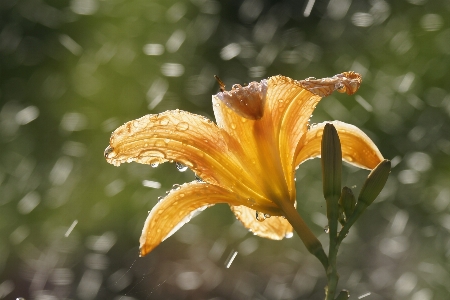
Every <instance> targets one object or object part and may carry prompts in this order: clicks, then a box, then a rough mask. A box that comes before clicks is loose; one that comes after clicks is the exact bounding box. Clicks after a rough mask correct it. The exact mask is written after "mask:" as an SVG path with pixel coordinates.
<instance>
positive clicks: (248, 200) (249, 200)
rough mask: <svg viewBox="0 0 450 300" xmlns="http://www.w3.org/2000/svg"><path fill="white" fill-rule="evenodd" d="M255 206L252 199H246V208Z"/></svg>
mask: <svg viewBox="0 0 450 300" xmlns="http://www.w3.org/2000/svg"><path fill="white" fill-rule="evenodd" d="M255 204H256V201H255V199H253V198H248V199H247V205H248V206H250V207H251V206H253V205H255Z"/></svg>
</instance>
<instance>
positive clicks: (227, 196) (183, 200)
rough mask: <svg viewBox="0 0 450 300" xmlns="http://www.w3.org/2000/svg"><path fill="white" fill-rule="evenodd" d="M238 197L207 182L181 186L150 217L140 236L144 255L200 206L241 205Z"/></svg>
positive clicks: (155, 208) (152, 211) (183, 222)
mask: <svg viewBox="0 0 450 300" xmlns="http://www.w3.org/2000/svg"><path fill="white" fill-rule="evenodd" d="M237 199H238V198H237V197H236V196H235V195H234V194H233V193H232V192H230V191H229V190H226V189H224V188H222V187H219V186H216V185H211V184H207V183H198V182H191V183H186V184H183V185H181V186H177V187H176V188H175V189H173V190H172V191H171V192H170V193H169V194H168V195H167V196H166V197H165V198H164V199H162V200H161V201H159V202H158V203H157V204H156V205H155V206H154V207H153V209H152V210H151V212H150V214H149V215H148V216H147V220H146V221H145V224H144V229H143V230H142V235H141V238H140V251H141V255H142V256H143V255H146V254H148V253H149V252H150V251H152V250H153V249H154V248H155V247H156V246H158V245H159V244H160V243H161V242H162V241H163V240H165V239H166V238H167V237H168V236H170V235H171V234H173V233H174V231H176V230H175V229H178V228H179V227H181V226H182V225H183V224H185V223H187V222H188V221H189V220H190V219H191V218H192V217H193V215H194V212H195V211H197V210H198V209H200V208H203V207H207V206H210V205H214V204H217V203H230V204H235V205H239V204H240V203H239V201H238V200H237ZM180 224H181V225H180Z"/></svg>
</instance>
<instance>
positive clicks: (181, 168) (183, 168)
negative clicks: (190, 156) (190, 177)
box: [175, 162, 188, 172]
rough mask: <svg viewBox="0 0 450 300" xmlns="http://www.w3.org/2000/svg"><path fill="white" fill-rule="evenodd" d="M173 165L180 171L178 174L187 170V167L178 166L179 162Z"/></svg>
mask: <svg viewBox="0 0 450 300" xmlns="http://www.w3.org/2000/svg"><path fill="white" fill-rule="evenodd" d="M175 164H176V166H177V169H178V171H180V172H184V171H186V170H187V169H188V167H187V166H185V165H183V164H180V163H179V162H176V163H175Z"/></svg>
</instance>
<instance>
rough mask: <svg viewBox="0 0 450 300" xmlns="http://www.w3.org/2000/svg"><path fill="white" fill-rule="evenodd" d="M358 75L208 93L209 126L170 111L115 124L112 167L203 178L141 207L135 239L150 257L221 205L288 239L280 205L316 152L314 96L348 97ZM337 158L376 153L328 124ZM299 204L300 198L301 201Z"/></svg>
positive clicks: (292, 196) (359, 161)
mask: <svg viewBox="0 0 450 300" xmlns="http://www.w3.org/2000/svg"><path fill="white" fill-rule="evenodd" d="M360 83H361V77H360V75H359V74H357V73H354V72H345V73H342V74H339V75H336V76H333V77H331V78H324V79H315V78H308V79H305V80H299V81H296V80H293V79H290V78H288V77H284V76H274V77H270V78H268V79H265V80H262V81H261V82H252V83H250V84H249V85H248V86H245V87H242V86H240V85H234V86H233V88H232V90H231V91H225V90H224V86H221V92H219V93H218V94H216V95H214V96H213V97H212V102H213V109H214V115H215V117H216V122H217V124H215V123H214V122H212V121H210V120H208V119H207V118H205V117H202V116H199V115H195V114H192V113H189V112H185V111H180V110H173V111H166V112H164V113H160V114H155V115H146V116H144V117H142V118H139V119H137V120H133V121H130V122H128V123H126V124H124V125H122V126H121V127H119V128H118V129H116V130H115V131H114V132H113V134H112V136H111V139H110V146H108V147H107V148H106V150H105V157H106V159H107V161H108V162H109V163H111V164H114V165H116V166H118V165H120V164H121V163H123V162H132V161H136V162H138V163H143V164H160V163H163V162H166V161H170V162H178V163H181V164H183V165H186V166H188V167H189V168H190V169H191V170H193V171H194V172H195V174H196V175H197V176H198V177H199V178H201V179H202V181H200V182H197V181H194V182H190V183H186V184H183V185H181V186H177V187H176V188H174V189H172V191H171V192H170V193H169V194H168V195H167V196H166V197H165V198H164V199H162V200H161V201H159V202H158V204H156V205H155V206H154V207H153V209H152V210H151V212H150V213H149V215H148V217H147V220H146V222H145V225H144V229H143V231H142V236H141V238H140V251H141V255H145V254H147V253H149V252H150V251H151V250H152V249H154V248H155V247H156V246H157V245H158V244H160V243H161V242H162V241H163V240H164V239H166V238H167V237H168V236H170V235H171V233H172V232H174V231H176V230H177V229H178V228H179V226H180V225H183V224H184V223H186V222H187V221H189V220H190V218H191V217H192V216H193V215H194V214H195V213H196V212H197V211H198V210H203V209H204V208H206V207H208V206H211V205H214V204H217V203H227V204H229V205H230V206H231V210H232V211H233V212H234V214H235V215H236V217H237V218H238V219H239V220H240V221H241V222H242V223H243V224H244V226H245V227H247V228H248V229H249V230H251V231H252V232H253V233H254V234H256V235H258V236H261V237H265V238H269V239H274V240H279V239H283V238H284V237H286V236H292V231H293V230H292V226H291V225H290V224H289V222H288V221H287V220H286V219H285V218H284V217H283V215H284V212H283V210H282V209H280V203H285V202H289V205H291V206H292V205H295V204H296V190H295V169H296V167H297V166H298V165H299V164H301V163H302V162H304V161H306V160H308V159H311V158H314V157H319V156H320V151H321V137H322V131H323V127H324V125H325V123H320V124H317V125H315V126H309V124H308V122H309V118H310V116H311V114H312V112H313V110H314V108H315V107H316V105H317V103H318V102H319V101H320V99H321V98H322V97H325V96H327V95H329V94H331V93H332V92H333V91H335V90H337V91H339V92H346V93H347V94H353V93H355V92H356V91H357V89H358V88H359V85H360ZM332 123H333V124H334V126H335V127H336V129H337V131H338V134H339V138H340V140H341V144H342V156H343V160H345V161H347V162H349V163H351V164H353V165H356V166H358V167H361V168H366V169H373V168H374V167H375V166H377V164H378V163H379V162H381V161H382V160H383V156H382V155H381V154H380V152H379V150H378V149H377V147H376V146H375V144H374V143H373V142H372V141H371V140H370V138H369V137H368V136H367V135H366V134H364V133H363V132H362V131H361V130H360V129H358V128H357V127H355V126H353V125H349V124H346V123H343V122H339V121H334V122H332ZM300 201H301V200H300Z"/></svg>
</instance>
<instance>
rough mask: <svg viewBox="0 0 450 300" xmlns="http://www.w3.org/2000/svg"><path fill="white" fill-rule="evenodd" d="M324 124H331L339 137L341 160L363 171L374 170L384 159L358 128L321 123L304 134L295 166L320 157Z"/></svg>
mask: <svg viewBox="0 0 450 300" xmlns="http://www.w3.org/2000/svg"><path fill="white" fill-rule="evenodd" d="M326 123H332V124H333V125H334V127H336V130H337V132H338V135H339V139H340V141H341V147H342V159H343V160H344V161H346V162H348V163H350V164H352V165H355V166H357V167H359V168H363V169H373V168H375V167H376V166H377V165H378V164H379V163H380V162H381V161H382V160H383V159H384V158H383V155H381V153H380V151H379V150H378V148H377V146H376V145H375V144H374V143H373V141H372V140H371V139H370V138H369V137H368V136H367V135H366V134H365V133H364V132H363V131H362V130H361V129H359V128H358V127H356V126H353V125H350V124H347V123H344V122H340V121H334V122H323V123H319V124H317V125H316V126H314V127H312V128H311V129H310V130H309V131H308V133H307V134H306V138H305V140H304V142H303V143H302V145H299V149H300V150H299V153H298V155H297V158H296V160H295V164H296V165H299V164H301V163H302V162H304V161H305V160H308V159H311V158H315V157H319V156H320V145H321V141H322V134H323V128H324V126H325V124H326Z"/></svg>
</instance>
